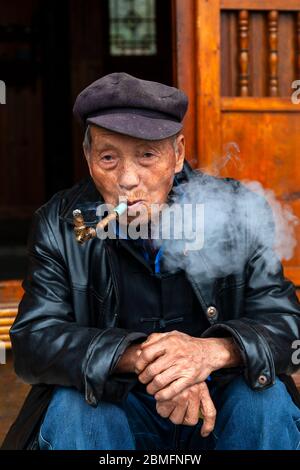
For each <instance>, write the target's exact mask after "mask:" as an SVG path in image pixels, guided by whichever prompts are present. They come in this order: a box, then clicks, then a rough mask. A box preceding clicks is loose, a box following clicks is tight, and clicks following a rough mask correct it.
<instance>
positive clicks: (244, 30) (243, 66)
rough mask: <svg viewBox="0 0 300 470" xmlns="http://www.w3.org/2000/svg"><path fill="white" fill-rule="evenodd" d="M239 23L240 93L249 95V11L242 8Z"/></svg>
mask: <svg viewBox="0 0 300 470" xmlns="http://www.w3.org/2000/svg"><path fill="white" fill-rule="evenodd" d="M238 24H239V95H240V96H248V95H249V12H248V11H247V10H241V11H240V12H239V16H238Z"/></svg>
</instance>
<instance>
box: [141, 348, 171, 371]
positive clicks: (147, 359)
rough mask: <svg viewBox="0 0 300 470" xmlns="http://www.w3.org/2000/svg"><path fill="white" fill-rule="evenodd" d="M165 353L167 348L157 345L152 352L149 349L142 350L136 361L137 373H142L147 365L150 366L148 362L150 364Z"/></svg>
mask: <svg viewBox="0 0 300 470" xmlns="http://www.w3.org/2000/svg"><path fill="white" fill-rule="evenodd" d="M154 346H155V345H154ZM165 353H166V349H165V348H162V347H161V346H160V347H158V348H157V347H156V348H155V349H153V350H151V352H148V350H144V351H142V352H141V354H140V355H139V357H138V359H137V361H136V363H135V371H136V373H137V374H140V373H141V372H142V371H143V370H144V369H145V367H147V366H148V364H150V363H151V362H153V361H154V360H155V359H157V358H158V357H159V356H162V355H163V354H165Z"/></svg>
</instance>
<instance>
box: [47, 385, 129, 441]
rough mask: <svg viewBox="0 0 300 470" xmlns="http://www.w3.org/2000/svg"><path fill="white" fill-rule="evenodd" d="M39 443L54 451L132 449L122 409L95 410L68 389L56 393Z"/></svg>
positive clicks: (101, 406)
mask: <svg viewBox="0 0 300 470" xmlns="http://www.w3.org/2000/svg"><path fill="white" fill-rule="evenodd" d="M39 440H40V441H41V442H42V443H43V442H44V443H48V444H49V445H48V447H49V446H50V447H51V448H54V449H98V450H99V449H101V448H102V449H105V448H107V449H112V448H115V449H118V448H120V449H122V448H128V446H129V448H133V440H132V437H131V434H130V428H129V424H128V420H127V416H126V413H125V411H124V410H123V409H122V407H120V406H119V405H116V404H114V403H109V402H99V403H98V405H97V407H92V406H90V405H89V404H87V403H86V401H85V398H84V395H83V394H82V393H80V392H78V391H77V390H76V389H74V388H69V387H58V388H57V389H56V390H55V391H54V394H53V396H52V399H51V402H50V404H49V406H48V409H47V412H46V415H45V418H44V420H43V423H42V426H41V428H40V436H39Z"/></svg>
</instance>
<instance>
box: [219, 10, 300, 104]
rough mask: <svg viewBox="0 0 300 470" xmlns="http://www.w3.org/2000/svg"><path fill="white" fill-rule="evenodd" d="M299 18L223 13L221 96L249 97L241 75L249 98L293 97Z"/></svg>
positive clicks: (293, 15)
mask: <svg viewBox="0 0 300 470" xmlns="http://www.w3.org/2000/svg"><path fill="white" fill-rule="evenodd" d="M299 8H300V2H299ZM298 17H299V14H298V15H297V14H296V13H295V12H285V11H284V12H278V11H274V10H272V11H271V12H268V11H248V10H239V11H222V13H221V66H222V68H221V70H222V74H221V89H222V96H246V93H245V92H244V91H243V90H242V87H241V84H240V81H241V79H245V77H243V78H241V75H240V77H239V74H242V75H243V74H245V75H246V80H247V96H257V97H265V96H280V97H287V96H290V95H291V84H292V82H293V81H294V80H296V79H297V78H298V77H299V72H298V68H299V67H298V66H297V63H298V62H299V55H298V54H299V53H298V50H299V45H298V42H299V40H300V39H299V37H298V36H299V33H298V36H297V28H298V29H299V26H297V18H298ZM246 18H247V19H246ZM245 58H246V60H245ZM241 67H244V68H245V70H244V71H243V70H242V69H241Z"/></svg>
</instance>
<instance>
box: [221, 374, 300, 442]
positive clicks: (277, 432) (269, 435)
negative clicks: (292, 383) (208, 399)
mask: <svg viewBox="0 0 300 470" xmlns="http://www.w3.org/2000/svg"><path fill="white" fill-rule="evenodd" d="M216 404H217V422H216V426H215V430H214V436H215V439H216V449H268V450H274V449H290V450H291V449H296V448H297V446H299V440H300V432H299V424H298V423H299V419H300V410H299V409H298V407H297V406H296V405H295V404H294V403H293V401H292V399H291V397H290V395H289V393H288V392H287V390H286V387H285V385H284V383H283V382H281V381H280V379H278V378H276V381H275V383H274V385H272V386H271V387H268V388H267V389H264V390H260V391H256V390H252V389H251V388H250V387H249V386H248V385H247V383H246V382H245V380H244V379H243V378H242V377H239V378H237V379H235V380H234V381H232V382H231V383H230V384H229V385H228V386H227V387H226V389H225V390H224V391H223V392H222V393H220V395H219V397H217V403H216Z"/></svg>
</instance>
